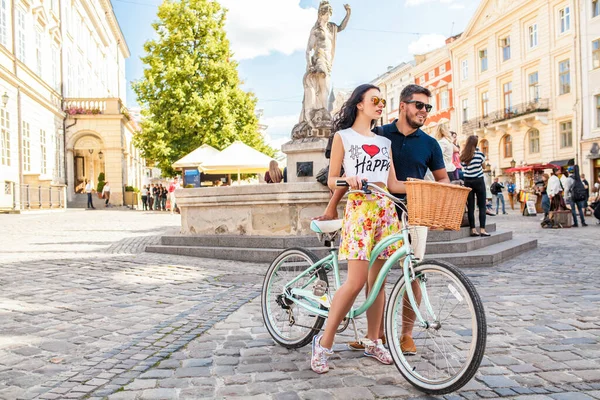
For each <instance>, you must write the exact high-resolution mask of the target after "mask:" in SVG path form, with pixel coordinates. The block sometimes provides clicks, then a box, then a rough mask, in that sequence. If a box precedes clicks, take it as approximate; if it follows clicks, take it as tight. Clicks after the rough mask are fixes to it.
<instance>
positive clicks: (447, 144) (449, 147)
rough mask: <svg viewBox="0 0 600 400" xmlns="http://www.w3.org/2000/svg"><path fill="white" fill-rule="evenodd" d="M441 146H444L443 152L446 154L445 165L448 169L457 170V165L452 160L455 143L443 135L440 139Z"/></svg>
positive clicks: (450, 170)
mask: <svg viewBox="0 0 600 400" xmlns="http://www.w3.org/2000/svg"><path fill="white" fill-rule="evenodd" d="M438 143H439V144H440V147H441V148H442V154H443V156H444V165H446V171H448V172H454V171H456V165H454V163H453V162H452V155H453V154H454V144H452V142H451V141H449V140H448V139H447V138H445V137H443V138H441V139H440V140H438Z"/></svg>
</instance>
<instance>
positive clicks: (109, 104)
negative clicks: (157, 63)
mask: <svg viewBox="0 0 600 400" xmlns="http://www.w3.org/2000/svg"><path fill="white" fill-rule="evenodd" d="M127 57H129V50H128V49H127V45H126V43H125V40H124V38H123V35H122V33H121V31H120V29H119V26H118V24H117V21H116V18H115V15H114V12H113V9H112V6H111V4H110V2H109V1H108V0H89V1H87V0H82V1H80V0H75V1H71V0H50V1H44V2H42V1H41V0H31V1H25V0H15V1H12V2H8V1H6V2H0V97H1V99H2V102H1V103H0V183H2V187H1V188H0V209H28V208H32V209H33V208H40V207H41V208H49V207H53V208H56V207H58V206H64V205H65V204H66V203H65V197H67V198H68V199H69V200H71V201H74V204H80V203H78V201H77V198H76V196H75V193H76V191H81V187H82V186H81V185H82V182H83V181H84V180H85V179H91V180H92V181H93V182H94V184H97V178H98V174H99V173H100V172H105V174H106V180H108V181H109V182H110V184H111V188H112V192H113V195H112V197H111V199H112V202H113V203H114V204H122V200H123V196H122V191H123V186H124V185H127V184H129V185H132V186H136V185H138V184H139V182H141V173H142V169H143V164H144V162H143V161H142V160H141V159H140V157H139V153H138V151H137V150H136V149H135V148H134V147H133V146H132V144H131V138H132V136H133V132H134V130H135V129H136V128H135V124H134V123H132V122H131V121H129V118H128V113H127V110H126V108H125V107H124V105H125V92H126V81H125V59H126V58H127ZM82 205H83V206H85V201H84V202H83V204H82Z"/></svg>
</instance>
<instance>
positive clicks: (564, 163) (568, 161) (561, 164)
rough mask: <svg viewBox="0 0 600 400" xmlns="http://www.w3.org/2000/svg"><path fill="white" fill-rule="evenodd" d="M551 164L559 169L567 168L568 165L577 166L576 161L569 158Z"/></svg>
mask: <svg viewBox="0 0 600 400" xmlns="http://www.w3.org/2000/svg"><path fill="white" fill-rule="evenodd" d="M550 164H554V165H557V166H559V167H566V166H567V165H575V159H574V158H568V159H566V160H556V161H552V162H551V163H550Z"/></svg>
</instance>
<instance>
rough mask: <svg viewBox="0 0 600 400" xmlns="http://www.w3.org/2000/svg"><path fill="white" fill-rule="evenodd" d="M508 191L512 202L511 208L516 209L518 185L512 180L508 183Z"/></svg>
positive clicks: (509, 199)
mask: <svg viewBox="0 0 600 400" xmlns="http://www.w3.org/2000/svg"><path fill="white" fill-rule="evenodd" d="M506 191H507V192H508V201H509V202H510V209H511V210H514V209H515V196H516V195H517V185H515V183H514V182H513V181H512V180H510V181H508V185H506Z"/></svg>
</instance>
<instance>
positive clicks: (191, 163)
mask: <svg viewBox="0 0 600 400" xmlns="http://www.w3.org/2000/svg"><path fill="white" fill-rule="evenodd" d="M216 154H219V150H217V149H215V148H214V147H212V146H210V145H208V144H203V145H202V146H200V147H198V148H197V149H196V150H194V151H192V152H191V153H190V154H188V155H186V156H184V157H182V158H181V159H179V160H177V161H175V162H174V163H173V168H174V169H177V170H180V169H182V168H198V166H200V165H201V164H202V163H204V162H205V161H206V160H208V159H209V158H211V157H213V156H214V155H216Z"/></svg>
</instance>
